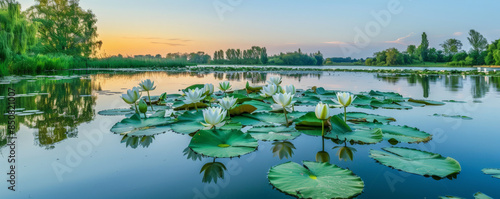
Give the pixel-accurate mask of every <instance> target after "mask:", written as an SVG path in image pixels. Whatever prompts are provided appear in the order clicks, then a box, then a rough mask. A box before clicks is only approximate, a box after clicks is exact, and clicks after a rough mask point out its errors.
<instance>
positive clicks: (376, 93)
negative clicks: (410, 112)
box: [368, 90, 404, 101]
mask: <svg viewBox="0 0 500 199" xmlns="http://www.w3.org/2000/svg"><path fill="white" fill-rule="evenodd" d="M368 95H370V96H373V97H376V98H379V99H391V100H393V101H404V98H403V96H402V95H401V94H399V93H395V92H381V91H374V90H371V91H370V92H369V93H368Z"/></svg>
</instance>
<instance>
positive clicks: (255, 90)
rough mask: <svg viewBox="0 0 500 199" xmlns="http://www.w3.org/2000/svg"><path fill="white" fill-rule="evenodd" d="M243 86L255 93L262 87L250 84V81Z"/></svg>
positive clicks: (249, 91)
mask: <svg viewBox="0 0 500 199" xmlns="http://www.w3.org/2000/svg"><path fill="white" fill-rule="evenodd" d="M245 88H246V90H247V92H248V93H257V92H259V91H260V90H261V89H262V86H250V83H248V81H247V84H246V86H245Z"/></svg>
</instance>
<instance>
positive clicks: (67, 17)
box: [28, 0, 102, 57]
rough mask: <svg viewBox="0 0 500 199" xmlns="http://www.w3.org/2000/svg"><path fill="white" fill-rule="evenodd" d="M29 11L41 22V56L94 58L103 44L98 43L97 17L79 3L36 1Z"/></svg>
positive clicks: (49, 0) (51, 0)
mask: <svg viewBox="0 0 500 199" xmlns="http://www.w3.org/2000/svg"><path fill="white" fill-rule="evenodd" d="M36 3H37V4H35V5H34V6H32V7H31V8H29V9H28V13H29V17H30V18H31V20H32V21H34V22H38V23H39V24H40V26H39V30H38V33H39V36H40V51H41V53H63V54H67V55H72V56H76V57H89V56H92V55H95V53H96V51H97V49H98V48H100V47H101V45H102V41H98V40H97V36H98V35H97V27H96V25H95V24H96V22H97V18H96V16H95V15H94V13H92V11H91V10H86V11H85V10H83V9H82V8H81V7H80V6H79V1H78V0H36Z"/></svg>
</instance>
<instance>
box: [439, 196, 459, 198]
mask: <svg viewBox="0 0 500 199" xmlns="http://www.w3.org/2000/svg"><path fill="white" fill-rule="evenodd" d="M439 199H464V198H460V197H456V196H439Z"/></svg>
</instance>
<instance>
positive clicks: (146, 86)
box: [139, 79, 156, 91]
mask: <svg viewBox="0 0 500 199" xmlns="http://www.w3.org/2000/svg"><path fill="white" fill-rule="evenodd" d="M139 86H141V88H142V90H145V91H152V90H154V89H156V86H155V82H154V81H152V82H151V80H150V79H146V80H143V81H142V82H141V83H139Z"/></svg>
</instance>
